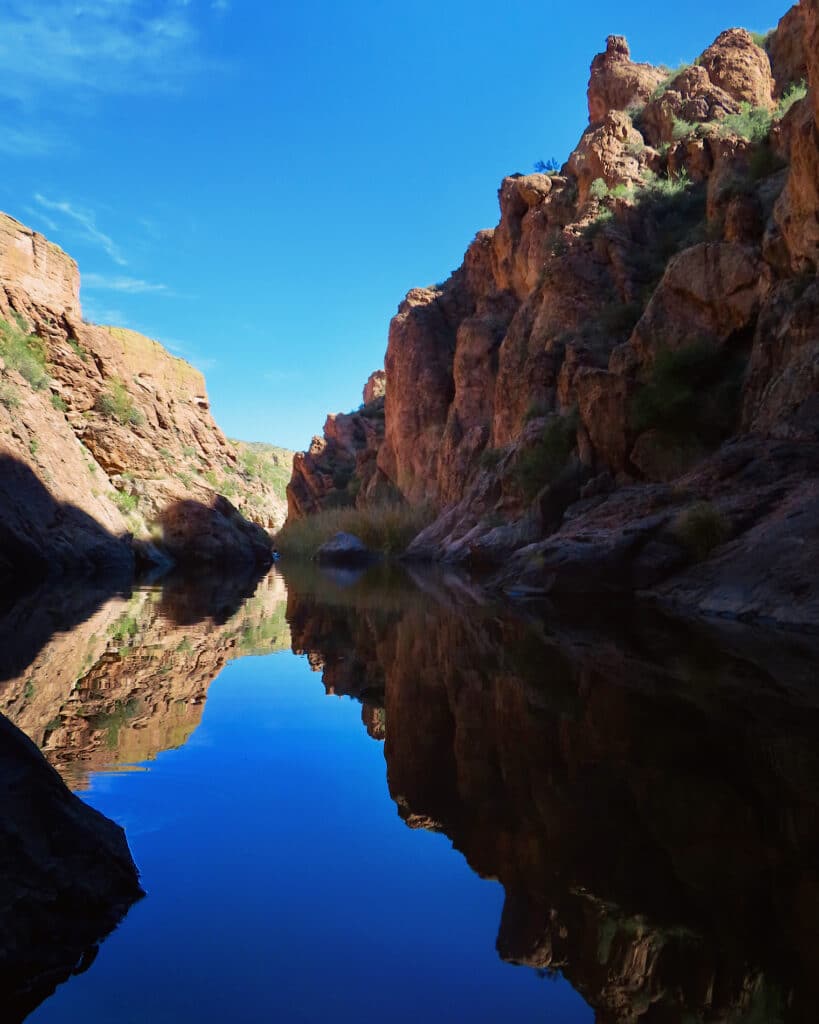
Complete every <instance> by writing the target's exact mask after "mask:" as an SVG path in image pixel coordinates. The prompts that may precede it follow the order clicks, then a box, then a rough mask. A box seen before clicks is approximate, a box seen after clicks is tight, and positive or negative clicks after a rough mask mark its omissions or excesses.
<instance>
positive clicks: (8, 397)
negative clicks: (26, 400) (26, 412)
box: [0, 383, 20, 410]
mask: <svg viewBox="0 0 819 1024" xmlns="http://www.w3.org/2000/svg"><path fill="white" fill-rule="evenodd" d="M0 405H5V407H6V408H7V409H9V410H11V409H17V408H19V406H20V396H19V395H18V394H17V391H16V389H15V387H14V385H13V384H6V383H2V384H0Z"/></svg>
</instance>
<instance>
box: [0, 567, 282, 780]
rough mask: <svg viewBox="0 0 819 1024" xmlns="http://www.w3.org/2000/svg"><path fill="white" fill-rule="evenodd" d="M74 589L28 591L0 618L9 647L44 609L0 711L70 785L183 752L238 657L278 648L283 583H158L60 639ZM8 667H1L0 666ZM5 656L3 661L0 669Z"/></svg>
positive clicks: (112, 603) (2, 693)
mask: <svg viewBox="0 0 819 1024" xmlns="http://www.w3.org/2000/svg"><path fill="white" fill-rule="evenodd" d="M85 599H87V598H86V594H85V589H84V588H82V587H80V586H77V585H75V586H73V587H66V588H64V589H61V590H59V591H55V589H54V588H50V589H48V590H43V591H41V592H36V593H35V594H32V595H30V596H29V597H28V598H27V599H26V600H25V601H23V602H22V603H21V604H20V605H18V606H16V607H15V608H14V610H13V612H11V613H9V616H7V617H6V621H5V625H6V627H7V628H6V630H5V631H4V634H3V635H4V640H5V642H6V650H8V648H9V645H13V643H14V642H15V631H18V632H17V633H16V635H17V636H19V637H20V640H19V642H24V641H23V638H22V636H21V632H24V629H23V626H24V624H25V623H26V621H27V618H28V617H29V614H30V613H32V612H33V609H35V608H36V609H37V614H41V615H42V614H43V607H44V606H51V609H52V618H51V620H50V622H51V625H52V626H53V627H54V628H53V629H52V630H51V635H50V636H49V637H48V638H47V639H46V640H45V642H44V643H43V644H42V646H41V647H40V649H39V651H38V652H37V653H36V655H35V656H34V658H33V661H31V663H30V664H28V665H27V666H26V667H24V668H21V667H20V665H19V664H18V665H16V666H15V668H16V669H17V671H16V672H15V674H14V675H13V676H12V677H11V678H8V679H6V680H5V681H4V682H2V683H0V712H2V713H3V714H5V715H6V716H7V717H9V718H10V719H11V720H12V721H13V722H14V723H15V724H16V725H18V726H19V727H20V728H21V729H22V730H23V731H24V732H25V733H26V734H27V735H28V736H29V737H31V738H32V739H33V740H34V741H35V742H36V743H37V744H38V745H39V746H40V748H41V749H42V751H43V752H44V754H45V755H46V757H47V758H48V760H49V761H50V762H51V763H52V764H53V765H54V766H55V767H56V768H57V769H58V770H59V771H60V773H61V774H62V776H63V777H64V778H65V779H66V780H67V781H68V782H69V784H70V785H71V786H72V788H74V789H83V788H85V786H86V785H87V779H88V775H89V773H90V772H92V771H98V770H100V769H103V768H105V769H108V770H110V769H111V768H114V767H117V766H130V765H134V764H138V763H140V762H145V761H149V760H151V759H153V758H154V757H156V756H157V754H159V753H160V752H162V751H163V750H170V749H173V748H176V747H180V746H182V745H183V744H184V743H185V742H186V741H187V740H188V738H189V737H190V736H191V734H192V733H193V731H194V730H195V729H196V727H197V726H198V725H199V722H200V720H201V717H202V711H203V708H204V703H205V699H206V697H207V691H208V687H209V686H210V683H211V682H212V681H213V679H214V678H215V677H216V676H217V675H218V674H219V672H220V671H221V670H222V668H223V667H224V665H225V664H226V663H227V662H228V661H230V660H231V659H233V658H237V657H241V656H243V655H245V654H254V653H266V652H270V651H274V650H279V649H285V648H286V647H287V646H288V644H289V633H288V630H287V624H286V622H285V618H284V599H285V593H284V585H283V583H282V581H281V578H280V577H278V576H276V575H271V576H269V577H267V578H265V579H263V580H262V581H261V582H258V583H257V580H256V579H255V578H251V579H249V580H248V579H245V578H243V577H240V578H239V579H238V580H236V579H232V580H231V579H227V580H225V579H222V580H214V579H212V578H209V577H205V578H202V579H200V580H195V581H191V580H190V579H189V578H187V579H183V580H173V579H172V580H170V581H164V582H163V585H162V586H161V587H159V586H158V587H155V588H146V589H140V590H135V591H134V592H133V593H130V594H128V595H120V596H117V597H115V598H112V599H110V600H107V601H106V602H105V603H103V604H101V605H100V606H99V607H97V608H96V609H95V610H92V611H91V613H90V614H89V615H88V617H87V618H85V619H84V621H80V622H79V623H78V624H76V625H73V628H71V629H70V630H69V631H64V629H63V628H61V626H62V625H63V624H62V621H61V618H60V609H65V608H72V607H77V606H78V605H81V604H82V603H83V600H85ZM4 660H5V659H4ZM8 663H10V660H9V661H7V664H8Z"/></svg>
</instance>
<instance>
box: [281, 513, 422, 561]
mask: <svg viewBox="0 0 819 1024" xmlns="http://www.w3.org/2000/svg"><path fill="white" fill-rule="evenodd" d="M431 521H432V510H431V509H430V508H429V507H427V506H426V505H418V506H411V505H407V504H398V503H387V504H383V505H376V506H373V507H372V508H367V509H357V508H337V509H325V510H323V511H321V512H317V513H315V515H311V516H306V517H305V518H304V519H296V520H293V521H288V522H287V523H286V524H285V525H284V526H283V527H282V529H281V531H280V532H279V534H278V537H277V544H278V548H279V550H280V551H281V552H282V554H284V555H290V556H292V557H298V558H313V557H314V556H315V554H316V552H317V551H318V549H319V548H320V547H321V545H322V544H324V543H325V542H326V541H328V540H330V538H331V537H334V536H335V535H336V534H337V533H353V534H355V535H356V537H360V538H361V540H362V541H363V542H364V543H365V544H366V545H367V547H368V548H370V549H371V550H373V551H380V552H383V553H384V554H388V555H396V554H400V553H401V552H402V551H404V550H406V548H407V546H408V545H409V543H410V541H411V540H412V539H413V538H414V537H416V536H417V535H418V534H419V533H420V532H421V530H423V529H424V527H425V526H428V525H429V523H430V522H431Z"/></svg>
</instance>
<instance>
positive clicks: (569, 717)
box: [0, 566, 819, 1024]
mask: <svg viewBox="0 0 819 1024" xmlns="http://www.w3.org/2000/svg"><path fill="white" fill-rule="evenodd" d="M3 627H5V633H3V632H2V630H3ZM0 635H2V636H3V639H4V646H3V652H4V653H3V673H2V678H3V680H4V681H3V682H2V683H0V711H1V712H2V713H4V714H5V715H7V716H8V717H9V718H10V719H11V720H12V721H13V722H15V723H16V724H17V725H18V726H19V727H20V728H22V729H23V730H24V731H25V732H26V733H27V734H28V735H29V736H30V737H31V738H32V739H33V740H34V741H35V742H36V743H37V744H38V745H39V746H40V748H41V749H42V751H43V752H44V754H45V756H46V757H47V758H48V760H49V761H50V762H51V763H52V764H53V765H54V766H55V767H56V768H57V770H58V771H59V772H60V773H61V774H62V776H63V778H64V779H65V780H66V781H67V782H68V784H69V785H70V786H71V788H72V789H74V790H75V791H76V792H78V793H79V794H80V795H81V796H82V798H83V799H85V800H86V801H87V802H88V803H90V804H91V805H92V806H93V807H95V808H97V809H98V810H99V811H101V812H102V813H103V814H105V815H107V816H108V817H109V818H112V819H113V820H114V821H116V822H118V823H119V824H121V825H122V826H123V827H124V829H125V832H126V835H127V838H128V841H129V844H130V847H131V850H132V852H133V855H134V858H135V860H136V863H137V865H138V867H139V870H140V873H141V883H142V886H143V888H144V889H145V892H146V896H145V897H144V898H143V899H142V900H140V901H139V902H138V903H136V904H135V905H134V906H132V908H131V909H130V911H129V912H128V913H127V915H126V916H125V918H124V920H123V921H122V922H121V923H120V925H119V927H118V928H117V929H116V930H115V931H114V932H113V933H112V934H111V935H109V936H108V937H107V938H105V939H104V941H102V942H101V944H100V946H99V949H98V951H97V950H93V951H91V952H90V954H89V956H88V957H87V958H86V960H85V961H84V963H83V970H82V971H81V973H78V974H76V975H75V976H73V977H71V978H69V980H67V981H66V982H65V983H63V984H61V985H60V986H59V987H58V988H57V990H56V991H55V992H54V994H53V995H51V996H50V997H49V998H47V999H46V1000H45V1001H44V1002H42V1003H41V1005H40V1006H39V1007H38V1008H37V1009H35V1010H34V1012H33V1013H31V1015H30V1016H29V1017H28V1020H29V1021H31V1022H33V1024H69V1022H72V1024H73V1022H80V1021H82V1022H83V1024H97V1022H99V1024H108V1022H117V1024H147V1022H151V1024H163V1022H166V1021H167V1022H171V1021H173V1022H181V1021H189V1020H190V1021H193V1020H196V1021H197V1022H211V1021H213V1022H216V1021H219V1022H224V1021H230V1022H231V1024H245V1022H247V1024H250V1022H258V1021H268V1020H270V1021H273V1020H277V1021H283V1022H289V1021H294V1022H318V1021H325V1020H327V1019H329V1018H335V1019H340V1020H351V1021H352V1020H355V1021H358V1022H370V1021H372V1022H376V1021H378V1022H381V1021H384V1020H389V1021H396V1022H404V1021H406V1022H409V1021H413V1022H416V1021H419V1020H421V1021H423V1022H425V1024H431V1022H438V1021H441V1022H444V1021H446V1022H453V1021H454V1022H460V1021H464V1022H484V1021H485V1022H490V1021H491V1022H495V1021H515V1022H517V1021H526V1022H529V1021H544V1022H545V1021H548V1022H550V1024H561V1022H565V1024H582V1022H591V1021H594V1020H597V1021H600V1022H618V1024H626V1022H637V1021H639V1022H642V1024H655V1022H677V1021H679V1022H681V1024H682V1022H706V1021H709V1022H711V1021H726V1022H728V1021H730V1022H744V1021H747V1022H749V1024H753V1022H758V1024H763V1022H770V1024H774V1022H777V1021H790V1020H794V1021H796V1020H799V1021H801V1020H812V1019H814V1017H813V1012H814V1008H815V1006H816V1005H819V998H817V995H818V994H817V991H816V990H817V987H819V970H818V969H817V968H819V964H817V959H819V934H817V933H819V744H818V743H817V739H819V691H817V688H816V681H817V680H816V666H817V647H819V644H818V643H817V641H816V640H815V638H814V639H811V638H809V637H806V636H801V635H797V634H782V633H776V632H766V631H764V630H760V629H755V630H748V629H746V628H745V627H742V626H739V625H728V624H721V625H719V626H716V625H709V626H706V625H698V626H682V625H680V624H678V623H674V622H671V621H670V620H667V619H664V618H663V617H661V616H660V615H658V614H657V613H655V612H653V611H651V610H648V609H645V608H642V607H640V606H636V607H630V608H623V607H616V606H614V604H612V605H608V606H606V605H603V606H599V605H595V606H589V605H587V606H585V607H582V606H581V607H575V608H571V609H567V608H562V609H560V610H557V609H553V608H548V607H528V606H526V607H520V606H514V605H510V604H506V603H502V602H498V601H497V600H494V599H492V598H490V597H488V596H487V595H486V594H485V593H483V592H482V591H481V590H480V589H479V588H478V587H476V586H474V585H473V584H472V583H470V582H469V581H468V580H466V579H464V578H462V577H459V576H456V575H449V574H446V573H435V574H429V573H418V572H413V571H403V570H387V569H379V568H376V569H374V570H371V571H369V572H368V573H364V574H363V575H359V574H354V573H348V572H333V573H322V572H320V571H318V570H316V569H313V568H292V569H289V568H288V567H287V566H284V567H283V569H282V571H278V570H276V569H274V570H273V571H272V572H271V573H270V574H269V575H267V576H265V577H264V578H262V579H261V580H258V581H257V580H252V581H246V580H245V581H238V582H237V581H227V582H225V581H218V580H212V579H200V580H196V581H186V580H172V581H169V582H166V583H164V584H155V585H153V586H146V587H143V588H137V589H135V590H133V591H131V590H125V591H123V592H117V593H107V592H105V591H104V590H97V591H94V590H89V589H88V588H87V587H86V588H79V587H74V588H72V587H65V588H62V589H61V590H58V591H55V590H54V589H53V588H52V589H51V590H50V591H40V592H37V593H36V594H34V595H29V596H28V597H27V598H26V599H24V601H23V602H22V603H21V604H19V605H15V606H14V607H13V608H12V609H11V610H8V609H7V610H6V613H5V616H4V618H3V619H2V620H0ZM1 997H2V994H1V993H0V998H1Z"/></svg>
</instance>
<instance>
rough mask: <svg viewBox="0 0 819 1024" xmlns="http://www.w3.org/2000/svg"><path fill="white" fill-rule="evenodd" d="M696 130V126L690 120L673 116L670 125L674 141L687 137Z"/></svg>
mask: <svg viewBox="0 0 819 1024" xmlns="http://www.w3.org/2000/svg"><path fill="white" fill-rule="evenodd" d="M696 130H697V126H696V125H695V124H693V123H692V122H691V121H684V120H683V119H682V118H681V117H675V118H674V121H673V123H672V126H671V137H672V139H674V141H675V142H679V141H680V140H681V139H686V138H688V136H689V135H692V134H693V133H694V132H695V131H696Z"/></svg>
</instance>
